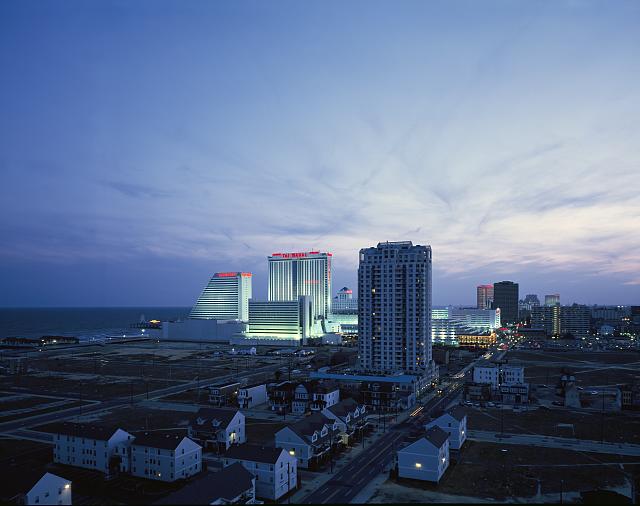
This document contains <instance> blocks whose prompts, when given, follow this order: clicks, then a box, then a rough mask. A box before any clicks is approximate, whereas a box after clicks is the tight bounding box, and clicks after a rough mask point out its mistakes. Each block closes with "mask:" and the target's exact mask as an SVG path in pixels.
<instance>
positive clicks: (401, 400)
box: [360, 381, 416, 412]
mask: <svg viewBox="0 0 640 506" xmlns="http://www.w3.org/2000/svg"><path fill="white" fill-rule="evenodd" d="M360 394H361V396H362V402H363V403H364V404H365V405H366V406H367V408H368V409H369V410H370V411H376V412H378V411H382V412H389V411H402V410H405V409H410V408H412V407H413V406H415V404H416V391H414V390H411V389H401V388H400V386H399V385H397V384H394V383H390V382H383V381H363V382H362V383H361V384H360Z"/></svg>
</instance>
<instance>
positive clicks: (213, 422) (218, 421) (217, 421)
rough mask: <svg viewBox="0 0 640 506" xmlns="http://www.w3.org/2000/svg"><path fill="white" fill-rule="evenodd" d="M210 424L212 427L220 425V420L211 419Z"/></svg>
mask: <svg viewBox="0 0 640 506" xmlns="http://www.w3.org/2000/svg"><path fill="white" fill-rule="evenodd" d="M211 425H212V426H213V427H220V420H211Z"/></svg>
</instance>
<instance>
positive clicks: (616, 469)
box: [370, 441, 640, 503]
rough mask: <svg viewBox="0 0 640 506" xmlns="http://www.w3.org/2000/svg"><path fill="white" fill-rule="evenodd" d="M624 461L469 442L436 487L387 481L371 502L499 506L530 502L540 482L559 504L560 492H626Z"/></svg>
mask: <svg viewBox="0 0 640 506" xmlns="http://www.w3.org/2000/svg"><path fill="white" fill-rule="evenodd" d="M505 449H506V450H507V451H503V450H505ZM624 462H637V459H636V458H635V457H624V458H623V457H618V456H613V455H600V454H582V453H578V452H572V451H567V450H558V449H552V448H537V447H517V448H516V447H514V446H507V447H505V446H502V445H499V444H492V443H479V442H475V441H469V442H467V444H465V447H464V450H463V453H462V456H461V458H460V460H459V462H457V463H455V464H452V465H450V467H449V469H448V470H447V472H446V473H445V475H444V476H443V478H442V479H441V481H440V483H439V484H438V485H437V486H436V485H430V484H425V483H422V482H418V481H401V482H399V483H398V484H394V483H392V482H389V481H388V482H386V484H384V485H383V486H382V487H380V489H379V490H378V491H377V492H376V494H375V496H374V497H373V499H372V500H371V501H370V502H377V503H380V502H392V503H394V502H395V503H398V502H425V495H427V494H429V493H433V492H437V493H438V494H447V495H450V496H468V497H475V498H480V499H488V500H497V501H505V500H513V499H514V498H534V497H535V496H536V494H537V493H538V483H540V493H541V494H542V495H543V496H547V495H550V494H553V495H555V496H556V498H555V500H558V497H559V492H560V488H561V487H562V489H563V492H565V493H567V492H580V491H586V490H596V489H604V488H612V487H628V485H629V482H628V481H627V479H626V478H625V475H624V473H623V472H622V470H621V468H620V466H619V465H618V463H624ZM624 469H625V470H626V471H627V472H630V473H636V475H637V473H638V472H639V471H640V466H638V465H637V464H636V465H629V464H627V465H625V466H624ZM561 480H562V482H561ZM425 492H426V494H425ZM454 501H455V499H454ZM460 502H464V501H460Z"/></svg>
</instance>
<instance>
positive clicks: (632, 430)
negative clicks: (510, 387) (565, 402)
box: [468, 408, 640, 444]
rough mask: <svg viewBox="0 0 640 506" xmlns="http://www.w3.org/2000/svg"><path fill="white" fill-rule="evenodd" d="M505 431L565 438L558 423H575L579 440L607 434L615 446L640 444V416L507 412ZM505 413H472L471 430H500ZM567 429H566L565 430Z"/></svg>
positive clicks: (606, 436)
mask: <svg viewBox="0 0 640 506" xmlns="http://www.w3.org/2000/svg"><path fill="white" fill-rule="evenodd" d="M503 416H504V432H512V433H517V434H543V435H547V436H563V437H566V436H567V435H568V434H567V433H566V432H560V431H559V429H558V427H557V425H558V424H573V430H574V432H575V436H573V437H575V438H577V439H589V440H593V441H600V439H601V437H602V434H603V430H602V429H603V426H604V440H605V441H609V442H613V443H624V442H626V443H634V444H640V431H639V430H638V426H640V417H638V416H637V415H636V416H633V415H627V414H624V413H605V415H604V417H603V416H602V414H601V413H593V412H587V411H579V410H565V409H552V410H544V411H543V410H539V409H538V410H532V411H525V412H522V413H513V412H512V411H508V410H505V411H504V414H503ZM500 418H501V413H500V410H499V409H489V408H487V409H485V410H484V411H479V410H478V409H470V410H468V427H469V429H470V430H493V431H496V432H499V431H500V428H501V420H500ZM563 430H564V429H563Z"/></svg>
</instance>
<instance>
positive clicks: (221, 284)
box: [189, 272, 252, 321]
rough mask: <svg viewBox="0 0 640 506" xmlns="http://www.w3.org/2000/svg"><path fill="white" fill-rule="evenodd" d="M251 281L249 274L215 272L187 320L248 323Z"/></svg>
mask: <svg viewBox="0 0 640 506" xmlns="http://www.w3.org/2000/svg"><path fill="white" fill-rule="evenodd" d="M251 279H252V275H251V273H250V272H216V273H215V274H214V275H213V276H212V277H211V279H210V280H209V283H208V284H207V286H205V288H204V290H203V291H202V294H201V295H200V297H198V300H197V301H196V303H195V305H194V306H193V309H191V313H189V318H194V319H206V320H240V321H248V320H249V299H250V298H251Z"/></svg>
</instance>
